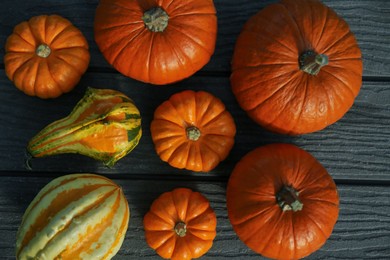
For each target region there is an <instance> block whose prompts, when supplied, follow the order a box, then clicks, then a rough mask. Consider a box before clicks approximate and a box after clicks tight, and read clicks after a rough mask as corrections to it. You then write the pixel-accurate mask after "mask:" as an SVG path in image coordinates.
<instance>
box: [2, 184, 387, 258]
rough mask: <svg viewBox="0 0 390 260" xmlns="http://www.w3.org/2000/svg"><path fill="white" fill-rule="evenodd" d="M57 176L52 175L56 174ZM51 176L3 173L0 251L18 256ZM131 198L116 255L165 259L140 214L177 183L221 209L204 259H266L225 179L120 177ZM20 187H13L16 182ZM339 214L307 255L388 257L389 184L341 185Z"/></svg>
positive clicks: (321, 256)
mask: <svg viewBox="0 0 390 260" xmlns="http://www.w3.org/2000/svg"><path fill="white" fill-rule="evenodd" d="M53 178H54V177H53ZM51 179H52V178H12V177H9V178H4V177H3V178H2V182H1V183H0V212H2V214H1V215H0V237H1V238H2V239H1V240H0V252H1V253H2V254H1V256H2V257H5V258H10V259H11V258H12V257H13V256H14V243H15V236H16V230H17V228H18V226H19V224H20V221H21V217H22V215H23V213H24V211H25V209H26V208H27V206H28V204H29V203H30V202H31V200H32V199H33V198H34V196H35V195H36V194H37V193H38V191H39V190H40V189H41V188H42V187H43V186H44V185H46V184H47V183H48V182H49V181H50V180H51ZM114 181H115V182H116V183H117V184H119V185H120V186H122V188H123V190H124V193H125V195H126V197H127V199H128V201H129V205H130V210H131V218H130V224H129V228H128V231H127V234H126V238H125V241H124V243H123V245H122V248H121V250H120V251H119V253H118V255H117V256H116V257H115V258H114V259H143V257H147V259H161V258H159V257H158V256H157V255H156V254H155V252H154V251H153V250H152V249H150V248H149V247H148V245H147V244H146V242H145V239H144V231H143V224H142V219H143V216H144V215H145V214H146V212H147V211H148V210H149V207H150V205H151V203H152V202H153V200H154V199H156V198H157V197H158V196H159V195H160V194H161V193H163V192H166V191H170V190H172V189H174V188H177V187H187V188H190V189H192V190H194V191H199V192H201V193H202V194H203V195H205V196H206V197H207V198H208V199H209V200H210V205H211V207H212V208H213V209H214V211H215V213H216V215H217V237H216V239H215V241H214V245H213V247H212V248H211V250H210V251H209V252H208V253H207V254H206V255H205V256H204V257H203V258H202V259H226V258H234V259H264V258H262V257H259V255H257V254H255V253H254V252H252V251H251V250H250V249H248V248H247V247H246V246H245V245H244V244H243V243H242V242H241V241H240V240H239V239H238V237H237V236H236V234H235V233H234V231H233V229H232V227H231V225H230V222H229V220H228V218H227V211H226V200H225V187H226V183H224V182H209V183H204V182H191V183H182V182H178V181H159V182H158V183H157V182H153V181H142V180H117V179H114ZM16 186H17V187H19V189H17V190H16V189H14V188H13V187H16ZM338 190H339V193H340V215H339V219H338V222H337V223H336V226H335V229H334V231H333V233H332V235H331V237H330V238H329V240H328V241H327V243H326V244H325V245H324V246H323V247H322V248H321V249H320V250H319V251H317V252H315V253H313V254H312V255H311V256H310V257H308V258H307V259H325V258H326V259H363V258H364V259H389V258H390V247H389V246H388V245H389V244H390V228H389V227H390V190H389V188H388V187H385V186H358V185H356V186H355V185H353V186H350V185H339V186H338Z"/></svg>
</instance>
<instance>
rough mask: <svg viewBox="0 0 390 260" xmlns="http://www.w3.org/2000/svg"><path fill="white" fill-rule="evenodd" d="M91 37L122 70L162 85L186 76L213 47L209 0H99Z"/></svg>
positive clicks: (213, 12)
mask: <svg viewBox="0 0 390 260" xmlns="http://www.w3.org/2000/svg"><path fill="white" fill-rule="evenodd" d="M94 33H95V41H96V43H97V45H98V47H99V49H100V51H101V52H102V53H103V56H104V57H105V58H106V60H107V61H108V62H109V63H110V64H111V65H112V66H113V67H114V68H115V69H116V70H118V71H119V72H120V73H122V74H124V75H126V76H128V77H131V78H134V79H137V80H140V81H143V82H147V83H152V84H157V85H164V84H168V83H172V82H176V81H179V80H182V79H184V78H187V77H189V76H191V75H192V74H194V73H195V72H196V71H198V70H199V69H201V68H202V67H203V66H204V65H205V64H206V63H207V62H208V61H209V60H210V57H211V55H212V54H213V53H214V49H215V42H216V37H217V16H216V10H215V7H214V3H213V1H212V0H186V1H182V0H172V1H157V0H150V1H134V0H132V1H129V0H100V2H99V5H98V7H97V9H96V15H95V22H94Z"/></svg>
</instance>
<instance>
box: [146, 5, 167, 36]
mask: <svg viewBox="0 0 390 260" xmlns="http://www.w3.org/2000/svg"><path fill="white" fill-rule="evenodd" d="M142 20H143V21H144V23H145V26H146V28H148V29H149V30H150V31H152V32H163V31H164V30H165V28H167V26H168V20H169V16H168V14H167V13H166V12H165V11H164V10H163V9H162V8H161V7H154V8H152V9H149V10H147V11H146V12H145V13H144V15H143V16H142Z"/></svg>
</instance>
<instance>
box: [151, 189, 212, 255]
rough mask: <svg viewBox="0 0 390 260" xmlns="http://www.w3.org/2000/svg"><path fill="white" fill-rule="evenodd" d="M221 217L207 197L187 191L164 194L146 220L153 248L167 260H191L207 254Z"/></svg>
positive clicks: (155, 203) (177, 190) (175, 190)
mask: <svg viewBox="0 0 390 260" xmlns="http://www.w3.org/2000/svg"><path fill="white" fill-rule="evenodd" d="M216 227H217V218H216V215H215V213H214V211H213V209H212V208H211V207H210V203H209V201H208V200H207V198H206V197H204V196H203V195H202V194H200V193H199V192H194V191H192V190H190V189H187V188H177V189H174V190H173V191H170V192H165V193H163V194H161V195H160V196H159V197H158V198H157V199H156V200H155V201H154V202H153V204H152V206H151V207H150V210H149V212H148V213H147V214H146V215H145V217H144V228H145V237H146V241H147V243H148V244H149V246H150V247H151V248H153V249H155V250H156V252H157V253H158V254H159V255H160V256H161V257H163V258H166V259H167V258H169V259H172V260H189V259H192V258H198V257H201V256H202V255H204V254H205V253H207V251H208V250H209V249H210V248H211V247H212V245H213V240H214V238H215V236H216V234H217V232H216Z"/></svg>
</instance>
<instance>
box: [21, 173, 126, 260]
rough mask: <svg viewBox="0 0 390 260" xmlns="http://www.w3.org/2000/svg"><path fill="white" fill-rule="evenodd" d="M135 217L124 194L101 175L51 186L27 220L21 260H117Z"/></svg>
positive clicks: (80, 176) (30, 209) (33, 204)
mask: <svg viewBox="0 0 390 260" xmlns="http://www.w3.org/2000/svg"><path fill="white" fill-rule="evenodd" d="M129 218H130V211H129V206H128V204H127V200H126V197H125V196H124V194H123V192H122V189H121V188H120V187H119V186H118V185H117V184H115V183H114V182H112V181H111V180H109V179H107V178H105V177H102V176H98V175H95V174H70V175H65V176H61V177H59V178H56V179H54V180H52V181H51V182H49V183H48V184H47V185H46V186H45V187H43V188H42V190H41V191H40V192H39V193H38V194H37V196H36V197H35V198H34V200H33V201H32V202H31V203H30V205H29V206H28V208H27V210H26V212H25V213H24V215H23V220H22V223H21V225H20V227H19V230H18V234H17V241H16V258H17V259H21V260H22V259H23V260H25V259H63V260H74V259H106V260H108V259H111V258H112V257H113V256H114V255H115V254H116V253H117V252H118V250H119V249H120V247H121V245H122V242H123V239H124V238H125V234H126V231H127V226H128V222H129Z"/></svg>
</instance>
